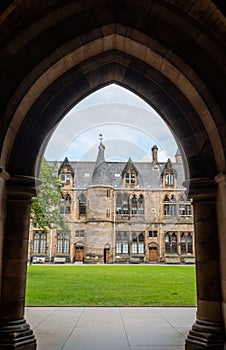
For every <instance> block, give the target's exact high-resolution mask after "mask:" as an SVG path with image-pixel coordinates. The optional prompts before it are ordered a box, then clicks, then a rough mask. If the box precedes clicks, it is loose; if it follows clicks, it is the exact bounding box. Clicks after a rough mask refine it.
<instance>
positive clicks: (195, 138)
mask: <svg viewBox="0 0 226 350" xmlns="http://www.w3.org/2000/svg"><path fill="white" fill-rule="evenodd" d="M105 56H106V55H105ZM121 56H122V57H121ZM105 58H106V60H107V63H106V64H103V63H102V64H101V66H100V67H97V65H96V62H95V63H93V64H92V62H85V63H84V66H86V65H87V64H88V65H89V68H90V70H89V73H88V74H87V75H86V76H84V74H83V73H81V72H82V71H83V69H85V67H82V68H83V69H82V68H81V69H80V68H79V67H76V68H74V69H71V70H70V71H69V72H67V74H65V75H63V76H61V77H60V78H59V79H58V80H57V81H56V82H54V85H51V86H49V87H48V89H47V90H45V91H44V93H43V94H42V96H41V97H40V98H39V100H38V101H37V102H36V103H35V104H34V105H33V107H32V108H31V109H30V111H29V113H28V115H27V117H26V119H25V120H24V121H23V124H22V126H21V131H20V132H19V133H18V135H17V138H16V140H15V145H14V147H13V153H12V157H11V163H10V165H9V171H10V173H11V174H24V175H28V174H30V175H33V176H35V173H34V169H35V168H34V160H35V159H36V158H37V157H38V159H39V156H38V155H39V151H40V149H41V148H42V144H43V143H45V140H46V137H47V135H49V132H51V131H53V130H54V128H55V126H56V123H57V122H58V121H60V120H61V118H62V117H63V116H64V115H65V112H66V111H68V109H69V108H70V107H71V106H73V105H74V104H75V103H76V102H78V101H80V100H81V99H82V98H84V97H86V96H87V94H89V93H90V92H93V91H95V90H96V89H98V88H99V87H100V86H101V87H102V86H103V81H104V82H105V84H107V83H111V82H116V83H119V84H121V83H122V82H123V86H124V87H127V88H128V89H130V90H132V91H133V92H135V93H136V94H138V95H139V96H140V97H142V98H143V99H145V100H146V101H147V102H148V103H149V104H151V105H152V107H154V108H155V109H156V110H157V111H158V112H159V113H160V115H162V117H163V118H164V120H165V121H166V122H167V124H168V125H169V127H170V129H171V130H173V131H174V134H175V135H176V137H177V139H178V140H179V142H180V145H181V147H182V148H183V149H184V152H185V156H186V159H187V160H188V162H189V167H190V171H191V174H190V175H191V176H192V177H202V176H204V174H203V173H202V172H203V169H204V167H203V164H205V162H206V160H207V159H208V161H209V162H211V163H212V166H211V167H210V168H209V174H208V176H209V177H212V176H214V173H215V171H216V170H215V165H214V159H213V155H211V146H210V144H209V141H208V137H207V135H205V131H204V125H203V124H202V123H200V122H198V118H197V113H196V111H194V109H193V108H192V106H191V105H190V103H189V101H188V100H187V99H186V98H185V97H184V96H183V95H181V94H180V92H179V91H178V89H177V88H176V87H175V86H172V84H171V83H170V82H169V81H168V80H166V79H164V77H162V76H161V75H159V74H157V72H155V71H153V70H152V69H149V76H147V75H146V76H143V74H142V73H141V72H140V71H139V70H141V69H142V66H144V67H143V69H145V68H146V69H147V67H145V65H142V63H141V62H137V61H136V60H134V61H135V62H134V65H133V64H132V63H131V61H130V67H129V68H128V67H125V66H124V65H123V59H124V55H120V54H119V55H117V54H116V53H115V52H114V53H110V54H109V56H107V57H105ZM111 60H113V62H109V61H111ZM91 66H93V67H92V68H93V70H91ZM109 72H113V73H110V74H109ZM100 73H101V75H102V77H103V78H102V79H103V81H97V82H95V80H96V79H95V77H96V74H100ZM116 75H117V76H118V80H115V79H116V78H115V76H116ZM105 76H107V78H108V81H106V79H105ZM121 80H122V81H121ZM65 81H66V84H65ZM93 81H94V82H93ZM140 82H142V83H140ZM91 83H92V91H90V85H91ZM95 83H96V84H95ZM164 86H166V88H165V89H164ZM191 124H192V126H193V129H192V127H191ZM200 135H202V138H200ZM191 138H192V141H191V143H187V142H186V140H187V139H191ZM203 140H205V141H204V142H203ZM200 141H201V142H200ZM30 144H32V148H31V147H29V145H30ZM193 154H195V155H193ZM22 158H23V159H24V160H26V162H25V163H24V162H23V163H21V159H22Z"/></svg>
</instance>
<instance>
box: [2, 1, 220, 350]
mask: <svg viewBox="0 0 226 350" xmlns="http://www.w3.org/2000/svg"><path fill="white" fill-rule="evenodd" d="M225 81H226V19H225V6H224V5H223V4H222V2H220V1H217V0H215V1H211V0H206V1H203V0H187V1H176V0H145V1H137V0H129V1H127V0H122V1H118V0H112V1H107V0H90V1H85V2H84V1H80V0H77V1H76V0H49V1H46V0H38V1H35V0H31V1H24V0H18V1H5V2H4V4H1V5H0V86H1V99H0V111H1V113H0V125H1V128H0V149H1V157H0V274H1V282H2V283H1V293H0V296H1V299H0V300H1V303H0V306H1V307H0V310H1V312H0V338H1V339H3V340H0V348H1V346H3V345H2V344H3V343H4V342H5V344H8V345H6V346H5V345H4V347H3V348H4V349H11V348H12V344H13V346H14V345H15V344H18V343H17V337H19V338H20V335H21V338H23V337H24V333H23V332H24V330H22V328H23V327H20V325H21V324H23V325H24V324H25V321H24V320H23V316H24V294H25V282H26V263H27V261H26V257H27V255H26V254H27V253H26V252H27V239H28V226H29V209H30V198H31V197H32V196H33V195H34V194H35V191H36V188H35V185H36V184H37V182H35V179H34V177H35V176H38V172H39V164H40V160H41V157H42V155H43V152H44V149H45V146H46V144H47V142H48V140H49V137H50V135H51V133H52V132H53V131H54V128H55V127H56V125H57V123H58V122H59V121H60V120H61V119H62V118H63V117H64V116H65V114H66V113H67V111H68V110H70V109H71V108H72V107H73V106H74V105H75V104H77V103H78V102H79V101H81V100H82V99H83V98H85V97H86V96H88V95H89V94H90V93H92V92H94V91H96V90H98V89H100V88H101V87H104V86H106V85H108V84H111V83H116V84H118V85H120V86H122V87H125V88H127V89H129V90H131V91H132V92H134V93H135V94H137V95H138V96H139V97H141V98H142V99H144V100H145V101H146V102H147V103H148V104H150V105H151V106H152V107H153V108H154V109H155V110H156V111H157V112H158V113H159V114H160V115H161V117H162V118H163V119H164V120H165V121H166V123H167V124H168V126H169V127H170V129H171V130H172V132H173V133H174V135H175V136H176V138H177V141H178V143H179V145H180V147H181V149H182V150H183V154H184V158H185V159H186V161H187V164H188V169H187V178H188V184H190V194H191V196H192V197H193V200H194V212H195V234H196V254H197V258H196V259H197V261H196V267H197V290H198V291H197V295H198V306H197V322H196V324H195V326H194V327H193V330H192V331H191V333H190V335H189V336H188V339H187V343H186V349H187V350H190V349H192V350H194V349H200V348H211V349H212V348H214V346H216V347H215V348H217V349H223V347H224V338H225V335H224V334H225V331H224V324H225V314H226V311H225V310H226V306H225V305H226V300H225V299H226V297H225V285H226V284H225V280H226V277H225V276H226V272H225V266H226V265H225V262H226V256H225V251H226V249H225V248H226V243H225V242H226V239H225V232H226V214H225V198H226V193H225V189H226V186H225V181H226V180H225V171H226V169H225V155H226V122H225V115H226V103H225ZM15 233H16V234H15ZM18 246H20V247H21V249H18ZM9 281H10V282H9ZM15 285H16V286H17V288H15ZM18 286H19V287H18ZM8 322H12V324H11V323H10V324H8ZM18 322H19V323H18ZM18 324H19V326H18ZM4 327H6V328H7V330H9V331H7V332H6V331H5V328H4ZM15 327H16V328H15ZM18 327H19V328H18ZM25 328H26V336H25V337H28V338H29V339H27V338H26V341H25V342H26V344H30V345H26V346H27V347H26V349H27V350H31V349H35V341H34V338H33V337H32V335H31V333H30V331H29V326H28V325H26V327H25ZM203 329H205V331H204V336H203ZM17 331H18V332H17ZM21 332H22V333H21ZM15 334H19V335H18V336H15V339H14V335H15ZM28 334H29V335H28ZM209 334H211V336H209ZM12 339H13V340H12ZM203 339H204V340H203ZM20 341H22V340H21V339H20ZM20 341H19V342H20ZM1 342H2V343H1ZM10 344H11V345H10ZM197 344H198V345H197ZM15 347H16V346H14V347H13V348H15Z"/></svg>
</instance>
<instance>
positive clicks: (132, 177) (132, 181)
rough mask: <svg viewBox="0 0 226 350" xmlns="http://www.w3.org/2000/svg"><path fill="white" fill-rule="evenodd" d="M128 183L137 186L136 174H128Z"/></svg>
mask: <svg viewBox="0 0 226 350" xmlns="http://www.w3.org/2000/svg"><path fill="white" fill-rule="evenodd" d="M126 183H127V184H135V174H129V173H126Z"/></svg>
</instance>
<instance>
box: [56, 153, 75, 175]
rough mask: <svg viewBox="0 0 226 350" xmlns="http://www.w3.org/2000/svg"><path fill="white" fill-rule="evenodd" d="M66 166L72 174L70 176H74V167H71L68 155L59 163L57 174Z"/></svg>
mask: <svg viewBox="0 0 226 350" xmlns="http://www.w3.org/2000/svg"><path fill="white" fill-rule="evenodd" d="M64 168H67V171H68V172H70V173H71V174H72V176H74V169H73V168H72V166H71V164H70V162H69V160H68V157H66V158H65V159H64V161H63V162H62V163H61V165H60V168H59V171H58V174H60V173H61V172H62V169H64Z"/></svg>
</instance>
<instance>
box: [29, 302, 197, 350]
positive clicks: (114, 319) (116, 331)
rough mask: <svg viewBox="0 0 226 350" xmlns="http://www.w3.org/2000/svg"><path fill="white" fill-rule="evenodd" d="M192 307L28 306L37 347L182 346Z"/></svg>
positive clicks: (125, 349)
mask: <svg viewBox="0 0 226 350" xmlns="http://www.w3.org/2000/svg"><path fill="white" fill-rule="evenodd" d="M195 311H196V309H195V308H172V307H167V308H166V307H28V308H26V315H25V317H26V319H27V320H28V321H29V323H30V325H31V328H32V329H33V331H34V333H35V336H36V339H37V343H38V347H37V350H106V349H107V350H184V344H185V338H186V335H187V332H188V330H189V329H190V328H191V325H192V323H193V322H194V320H195Z"/></svg>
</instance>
